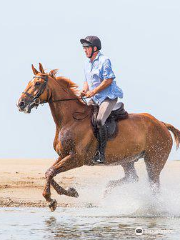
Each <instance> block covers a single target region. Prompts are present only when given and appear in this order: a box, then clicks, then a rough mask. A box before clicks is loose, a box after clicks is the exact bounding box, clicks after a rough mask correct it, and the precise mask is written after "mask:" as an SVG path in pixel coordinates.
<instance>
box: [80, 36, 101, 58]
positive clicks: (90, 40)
mask: <svg viewBox="0 0 180 240" xmlns="http://www.w3.org/2000/svg"><path fill="white" fill-rule="evenodd" d="M80 42H81V44H82V45H83V47H92V53H91V56H90V57H89V58H91V57H92V55H93V54H94V52H97V51H99V50H101V40H100V39H99V38H98V37H96V36H87V37H86V38H82V39H80ZM94 47H97V50H96V51H94Z"/></svg>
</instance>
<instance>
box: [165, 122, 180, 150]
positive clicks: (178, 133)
mask: <svg viewBox="0 0 180 240" xmlns="http://www.w3.org/2000/svg"><path fill="white" fill-rule="evenodd" d="M162 123H163V124H164V125H165V126H166V127H167V129H168V130H170V131H171V132H172V133H173V135H174V138H175V141H176V149H178V148H179V144H180V131H179V130H178V129H176V128H175V127H174V126H173V125H171V124H169V123H164V122H162Z"/></svg>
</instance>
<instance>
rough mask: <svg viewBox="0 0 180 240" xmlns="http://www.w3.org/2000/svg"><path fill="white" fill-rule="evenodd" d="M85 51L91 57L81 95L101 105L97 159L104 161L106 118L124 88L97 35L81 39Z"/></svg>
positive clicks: (98, 116) (86, 68)
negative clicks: (117, 83)
mask: <svg viewBox="0 0 180 240" xmlns="http://www.w3.org/2000/svg"><path fill="white" fill-rule="evenodd" d="M80 42H81V44H82V46H83V49H84V51H85V54H86V57H87V58H89V61H87V63H86V65H85V69H84V71H85V81H84V85H83V90H82V91H81V96H82V97H83V96H86V97H87V98H91V100H90V101H89V102H88V104H89V105H91V104H97V105H99V111H98V115H97V127H98V130H99V131H98V133H97V135H98V137H97V138H98V151H97V153H96V156H95V159H94V160H95V161H96V162H99V163H103V162H104V161H105V156H104V151H105V147H106V127H105V126H104V124H105V121H106V119H107V118H108V117H109V115H110V113H111V111H112V110H113V108H114V106H115V104H116V102H117V100H118V97H119V98H122V97H123V92H122V90H121V89H120V88H119V87H118V86H117V85H116V81H115V80H114V79H115V75H114V72H113V71H112V67H111V61H110V60H109V58H108V57H106V56H104V55H103V54H102V53H101V52H100V50H101V41H100V39H99V38H98V37H96V36H87V37H86V38H84V39H80Z"/></svg>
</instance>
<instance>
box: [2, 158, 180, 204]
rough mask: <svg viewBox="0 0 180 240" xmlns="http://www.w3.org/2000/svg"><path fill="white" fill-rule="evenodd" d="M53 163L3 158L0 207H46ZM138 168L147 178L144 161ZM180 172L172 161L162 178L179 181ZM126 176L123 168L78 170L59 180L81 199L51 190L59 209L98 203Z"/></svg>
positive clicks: (141, 174)
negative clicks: (45, 193)
mask: <svg viewBox="0 0 180 240" xmlns="http://www.w3.org/2000/svg"><path fill="white" fill-rule="evenodd" d="M53 162H54V160H53V159H0V165H1V168H0V207H22V206H23V207H25V206H27V207H46V206H47V203H46V202H45V199H44V198H43V196H42V192H43V187H44V184H45V177H44V173H45V171H46V170H47V169H48V168H49V167H50V166H51V165H52V164H53ZM136 169H137V173H138V175H139V177H140V178H141V177H144V176H147V173H146V169H145V165H144V162H143V160H140V161H139V162H137V163H136ZM179 172H180V161H168V162H167V164H166V166H165V168H164V169H163V171H162V174H161V179H162V181H163V179H166V180H167V177H168V176H170V177H171V178H172V177H173V179H174V181H175V182H176V181H178V182H179V180H180V177H179ZM123 176H124V173H123V169H122V167H121V166H83V167H81V168H76V169H73V170H70V171H68V172H64V173H61V174H59V175H57V176H56V177H55V179H56V181H57V182H58V183H59V184H60V185H61V186H62V187H65V188H68V187H75V188H76V190H77V191H78V193H79V195H80V196H79V198H71V197H67V196H62V195H61V196H60V195H58V194H57V193H56V192H55V191H54V190H53V188H51V190H52V198H55V199H56V200H57V201H58V206H63V207H66V206H67V207H68V206H88V204H95V201H97V200H98V198H97V196H98V195H99V196H100V194H102V193H103V191H104V190H105V186H106V184H107V183H108V181H109V180H114V179H119V178H121V177H123ZM87 196H88V198H87ZM94 196H96V197H94ZM94 199H96V200H94Z"/></svg>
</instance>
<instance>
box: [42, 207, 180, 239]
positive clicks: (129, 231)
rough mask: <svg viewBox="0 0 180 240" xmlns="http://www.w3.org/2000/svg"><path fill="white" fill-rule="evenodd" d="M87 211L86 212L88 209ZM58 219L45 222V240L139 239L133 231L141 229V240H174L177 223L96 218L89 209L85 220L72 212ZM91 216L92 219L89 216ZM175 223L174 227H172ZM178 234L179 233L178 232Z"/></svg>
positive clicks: (167, 219) (124, 218) (125, 218)
mask: <svg viewBox="0 0 180 240" xmlns="http://www.w3.org/2000/svg"><path fill="white" fill-rule="evenodd" d="M88 210H89V209H88ZM65 212H66V214H65V215H64V214H63V215H61V214H62V213H61V214H60V215H61V216H60V217H59V216H58V217H57V218H56V217H50V218H47V219H46V220H45V232H46V238H50V239H52V240H57V239H73V240H74V239H139V236H138V235H136V234H135V229H136V228H138V227H141V228H142V229H143V237H145V239H147V240H151V239H164V237H166V239H176V237H177V239H178V236H179V234H177V229H176V227H178V229H179V226H178V224H179V223H180V219H173V218H153V217H148V218H144V217H143V218H135V217H134V218H133V217H130V216H129V217H123V216H120V217H117V216H114V217H113V216H111V217H110V216H100V212H98V211H97V209H91V211H90V214H89V216H87V213H88V212H87V209H84V212H85V215H86V216H76V217H75V216H74V212H76V209H74V210H73V209H67V210H66V211H65ZM92 212H94V216H92V215H93V214H92ZM174 223H175V225H174ZM178 232H179V233H180V231H179V230H178Z"/></svg>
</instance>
